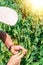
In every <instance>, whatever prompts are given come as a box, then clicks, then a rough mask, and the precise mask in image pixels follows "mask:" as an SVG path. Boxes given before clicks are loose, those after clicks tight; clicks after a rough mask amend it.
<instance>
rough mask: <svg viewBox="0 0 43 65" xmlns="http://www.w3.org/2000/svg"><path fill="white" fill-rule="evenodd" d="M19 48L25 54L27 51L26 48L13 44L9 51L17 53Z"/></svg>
mask: <svg viewBox="0 0 43 65" xmlns="http://www.w3.org/2000/svg"><path fill="white" fill-rule="evenodd" d="M20 50H22V51H24V52H25V54H26V53H27V50H26V49H25V48H24V47H22V46H20V45H13V46H12V47H11V50H10V51H11V52H12V53H13V54H18V53H19V51H20Z"/></svg>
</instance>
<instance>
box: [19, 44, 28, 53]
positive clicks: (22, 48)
mask: <svg viewBox="0 0 43 65" xmlns="http://www.w3.org/2000/svg"><path fill="white" fill-rule="evenodd" d="M19 48H20V49H21V50H23V51H25V52H26V51H27V50H26V49H25V48H24V47H22V46H20V45H19Z"/></svg>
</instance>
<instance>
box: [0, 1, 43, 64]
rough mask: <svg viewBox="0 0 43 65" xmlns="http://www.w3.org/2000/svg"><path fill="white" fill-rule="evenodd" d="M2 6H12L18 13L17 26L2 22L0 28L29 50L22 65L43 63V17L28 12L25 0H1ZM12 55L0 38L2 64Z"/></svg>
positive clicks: (0, 62)
mask: <svg viewBox="0 0 43 65" xmlns="http://www.w3.org/2000/svg"><path fill="white" fill-rule="evenodd" d="M0 6H6V7H10V8H12V9H14V10H15V11H16V12H17V13H18V17H19V18H18V22H17V23H16V25H15V26H8V25H6V24H4V23H0V30H3V31H5V32H7V33H8V34H9V35H10V36H11V38H12V40H13V42H14V43H15V44H20V45H22V46H23V47H25V48H26V49H27V50H28V52H27V55H26V56H25V57H24V58H23V59H22V61H21V65H43V19H41V17H39V16H38V15H34V14H32V13H30V11H29V12H28V13H27V10H26V8H25V7H24V6H23V0H20V1H19V0H0ZM23 7H24V10H23ZM42 17H43V16H42ZM11 56H12V54H11V53H10V52H9V51H8V49H7V48H6V47H5V45H4V44H3V42H2V41H1V40H0V65H6V64H7V62H8V60H9V58H10V57H11Z"/></svg>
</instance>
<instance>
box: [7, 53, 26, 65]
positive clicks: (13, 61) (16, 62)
mask: <svg viewBox="0 0 43 65" xmlns="http://www.w3.org/2000/svg"><path fill="white" fill-rule="evenodd" d="M24 54H25V53H24V52H22V54H20V53H18V54H16V55H13V56H12V57H11V58H10V60H9V62H8V64H7V65H20V62H21V58H23V57H24Z"/></svg>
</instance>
